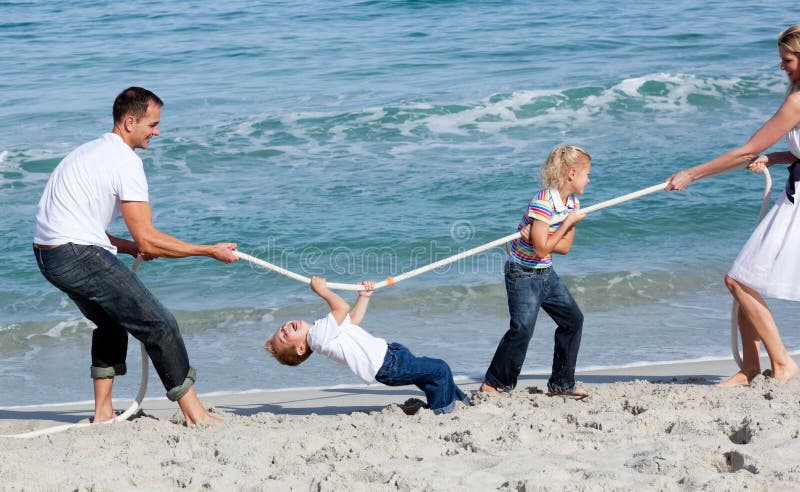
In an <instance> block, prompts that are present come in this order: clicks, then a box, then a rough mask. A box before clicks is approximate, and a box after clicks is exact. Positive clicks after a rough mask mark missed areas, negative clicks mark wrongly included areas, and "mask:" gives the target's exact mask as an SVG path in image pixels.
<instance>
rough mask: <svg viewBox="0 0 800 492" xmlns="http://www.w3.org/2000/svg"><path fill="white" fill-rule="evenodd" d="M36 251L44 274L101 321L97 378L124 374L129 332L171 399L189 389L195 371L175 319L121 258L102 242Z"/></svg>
mask: <svg viewBox="0 0 800 492" xmlns="http://www.w3.org/2000/svg"><path fill="white" fill-rule="evenodd" d="M33 251H34V254H35V255H36V261H37V263H38V264H39V270H40V271H41V272H42V275H44V277H45V278H46V279H47V280H48V281H49V282H50V283H51V284H53V285H54V286H56V287H58V288H59V289H60V290H61V291H63V292H64V293H66V294H67V295H68V296H69V297H70V299H72V301H73V302H74V303H75V304H76V305H77V306H78V309H80V310H81V312H82V313H83V315H84V316H86V317H87V318H88V319H89V320H91V321H92V322H93V323H94V324H95V325H97V328H96V329H95V330H94V331H93V332H92V368H91V373H92V378H94V379H102V378H109V377H114V376H121V375H123V374H125V372H126V371H127V368H126V365H125V358H126V355H127V351H128V333H130V334H131V335H133V336H134V337H135V338H136V339H137V340H139V341H140V342H142V343H143V344H144V346H145V349H146V350H147V355H148V356H149V357H150V360H151V361H152V362H153V367H155V369H156V372H157V373H158V376H159V377H160V378H161V382H162V383H163V384H164V388H165V389H166V390H167V397H168V398H169V399H170V400H172V401H176V400H179V399H180V398H181V397H183V396H184V395H185V394H186V393H187V392H188V391H189V389H190V388H191V387H192V384H194V381H195V380H196V375H195V371H194V369H193V368H192V367H191V366H190V365H189V356H188V354H187V353H186V347H185V346H184V344H183V338H182V337H181V334H180V331H179V330H178V323H177V322H176V321H175V317H174V316H172V313H170V312H169V311H168V310H167V309H166V308H165V307H164V306H163V305H162V304H161V303H160V302H158V299H156V298H155V296H153V294H151V293H150V291H149V290H147V288H146V287H145V286H144V284H143V283H142V282H141V281H140V280H139V278H138V277H137V276H136V275H135V274H134V273H133V272H132V271H131V270H130V269H129V268H128V267H126V266H125V265H124V264H123V263H122V262H121V261H119V259H118V258H117V257H116V256H114V255H113V254H112V253H110V252H109V251H106V250H105V249H103V248H100V247H98V246H86V245H80V244H73V243H67V244H64V245H62V246H59V247H57V248H54V249H39V248H36V247H34V248H33Z"/></svg>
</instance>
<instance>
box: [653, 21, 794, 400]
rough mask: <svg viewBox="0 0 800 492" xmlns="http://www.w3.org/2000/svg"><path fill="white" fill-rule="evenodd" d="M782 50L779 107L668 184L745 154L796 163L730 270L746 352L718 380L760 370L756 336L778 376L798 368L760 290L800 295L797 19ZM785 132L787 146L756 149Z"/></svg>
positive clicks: (747, 377)
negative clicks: (783, 87)
mask: <svg viewBox="0 0 800 492" xmlns="http://www.w3.org/2000/svg"><path fill="white" fill-rule="evenodd" d="M778 53H779V55H780V58H781V70H783V71H784V72H786V75H787V76H788V78H789V89H788V91H787V94H786V99H785V100H784V101H783V104H782V105H781V107H780V108H779V109H778V112H777V113H775V114H774V115H773V116H772V118H770V119H769V121H767V122H766V123H764V125H763V126H761V128H759V129H758V131H756V133H755V134H753V136H752V137H750V140H748V141H747V143H745V144H744V145H742V146H741V147H738V148H736V149H733V150H731V151H728V152H726V153H724V154H722V155H720V156H718V157H716V158H714V159H712V160H710V161H708V162H705V163H703V164H700V165H698V166H695V167H691V168H688V169H684V170H683V171H680V172H678V173H676V174H674V175H673V176H671V177H670V178H669V181H668V183H667V186H666V190H667V191H669V190H673V189H674V190H683V189H685V188H686V187H687V186H689V184H691V183H692V181H695V180H697V179H700V178H704V177H706V176H710V175H713V174H717V173H721V172H724V171H728V170H730V169H733V168H735V167H736V166H738V165H740V164H743V163H746V162H750V164H748V166H747V168H748V169H749V170H751V171H753V172H762V171H763V170H764V168H765V167H768V166H772V165H775V164H792V165H791V166H790V167H789V179H788V182H787V183H786V192H785V193H783V194H781V196H780V197H779V198H778V200H777V201H776V203H775V205H774V206H773V207H772V209H771V210H770V211H769V213H768V214H767V215H766V216H765V217H764V219H763V220H762V221H761V223H760V224H759V225H758V227H757V228H756V230H755V231H754V232H753V234H752V235H751V236H750V239H749V240H748V241H747V243H746V244H745V246H744V248H742V251H741V252H740V253H739V256H737V257H736V260H735V261H734V262H733V265H732V266H731V268H730V270H729V271H728V274H727V275H726V276H725V285H727V287H728V289H729V290H730V291H731V294H732V295H733V297H734V298H735V299H736V300H737V301H738V302H739V315H738V321H739V330H740V331H741V334H742V351H743V357H742V367H741V370H740V371H739V372H737V373H736V374H734V375H733V376H731V377H729V378H728V379H727V380H725V381H723V382H721V383H720V384H719V385H718V386H739V385H744V384H748V383H749V382H750V381H751V380H752V379H753V378H754V377H755V376H756V375H758V374H759V373H760V372H761V367H760V363H759V342H764V347H765V348H766V349H767V354H768V355H769V358H770V361H771V364H772V377H773V378H775V379H776V380H777V381H778V382H779V383H786V382H787V381H789V380H790V379H792V378H793V377H794V376H796V375H797V373H798V367H797V364H796V363H795V362H794V360H792V358H791V357H790V356H789V354H788V352H787V351H786V347H785V346H784V345H783V341H782V340H781V336H780V333H778V327H777V326H776V324H775V320H774V319H773V318H772V314H771V313H770V310H769V308H768V307H767V304H766V302H765V301H764V298H763V297H762V295H766V296H768V297H777V298H780V299H790V300H793V301H800V203H795V186H796V182H797V181H798V180H800V24H798V25H795V26H792V27H790V28H789V29H787V30H785V31H783V32H782V33H781V34H780V36H778ZM784 135H786V140H787V143H788V146H789V152H774V153H771V154H767V155H759V154H760V153H761V152H763V151H765V150H766V149H768V148H769V147H771V146H772V145H774V144H775V143H776V142H777V141H778V140H780V138H781V137H783V136H784ZM797 186H800V185H797ZM798 189H800V188H798Z"/></svg>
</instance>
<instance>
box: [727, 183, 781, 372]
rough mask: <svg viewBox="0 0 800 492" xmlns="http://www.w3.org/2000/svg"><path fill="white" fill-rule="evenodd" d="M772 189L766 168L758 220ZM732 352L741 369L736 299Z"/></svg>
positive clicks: (733, 310)
mask: <svg viewBox="0 0 800 492" xmlns="http://www.w3.org/2000/svg"><path fill="white" fill-rule="evenodd" d="M770 191H772V176H770V174H769V169H767V168H764V196H763V197H762V199H761V211H760V212H759V214H758V222H761V219H763V218H764V215H766V214H767V208H768V207H769V198H770ZM731 352H733V360H734V361H736V365H737V366H739V369H741V368H742V356H741V355H740V354H739V302H738V301H737V300H736V299H734V300H733V305H732V306H731Z"/></svg>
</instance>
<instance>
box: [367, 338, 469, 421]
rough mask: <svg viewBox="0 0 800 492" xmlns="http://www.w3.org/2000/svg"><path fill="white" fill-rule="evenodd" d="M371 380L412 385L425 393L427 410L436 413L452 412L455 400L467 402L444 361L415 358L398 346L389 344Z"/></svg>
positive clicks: (404, 348) (388, 384)
mask: <svg viewBox="0 0 800 492" xmlns="http://www.w3.org/2000/svg"><path fill="white" fill-rule="evenodd" d="M375 380H376V381H378V382H379V383H383V384H385V385H386V386H404V385H406V384H414V385H416V386H417V388H419V389H421V390H422V391H424V392H425V397H426V398H427V400H428V407H429V408H430V409H431V410H433V413H436V414H439V413H449V412H452V411H453V409H454V408H455V406H456V400H458V401H463V402H464V403H468V402H469V399H468V398H467V397H466V396H465V395H464V393H462V392H461V390H460V389H459V388H458V386H456V383H455V382H454V381H453V373H452V372H451V371H450V366H448V365H447V362H445V361H443V360H441V359H432V358H430V357H416V356H415V355H414V354H412V353H411V351H409V350H408V349H407V348H406V347H404V346H403V345H400V344H399V343H390V344H389V347H388V348H387V349H386V356H385V357H384V359H383V365H382V366H381V368H380V369H378V373H377V374H376V375H375Z"/></svg>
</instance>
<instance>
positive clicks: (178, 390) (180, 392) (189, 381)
mask: <svg viewBox="0 0 800 492" xmlns="http://www.w3.org/2000/svg"><path fill="white" fill-rule="evenodd" d="M195 381H197V371H195V370H194V367H190V368H189V374H187V375H186V379H184V380H183V384H180V385H178V386H175V387H174V388H172V389H171V390H169V391H167V398H169V400H170V401H178V400H180V399H181V398H183V397H184V396H185V395H186V393H188V392H189V390H190V389H191V388H192V385H193V384H194V383H195Z"/></svg>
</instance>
